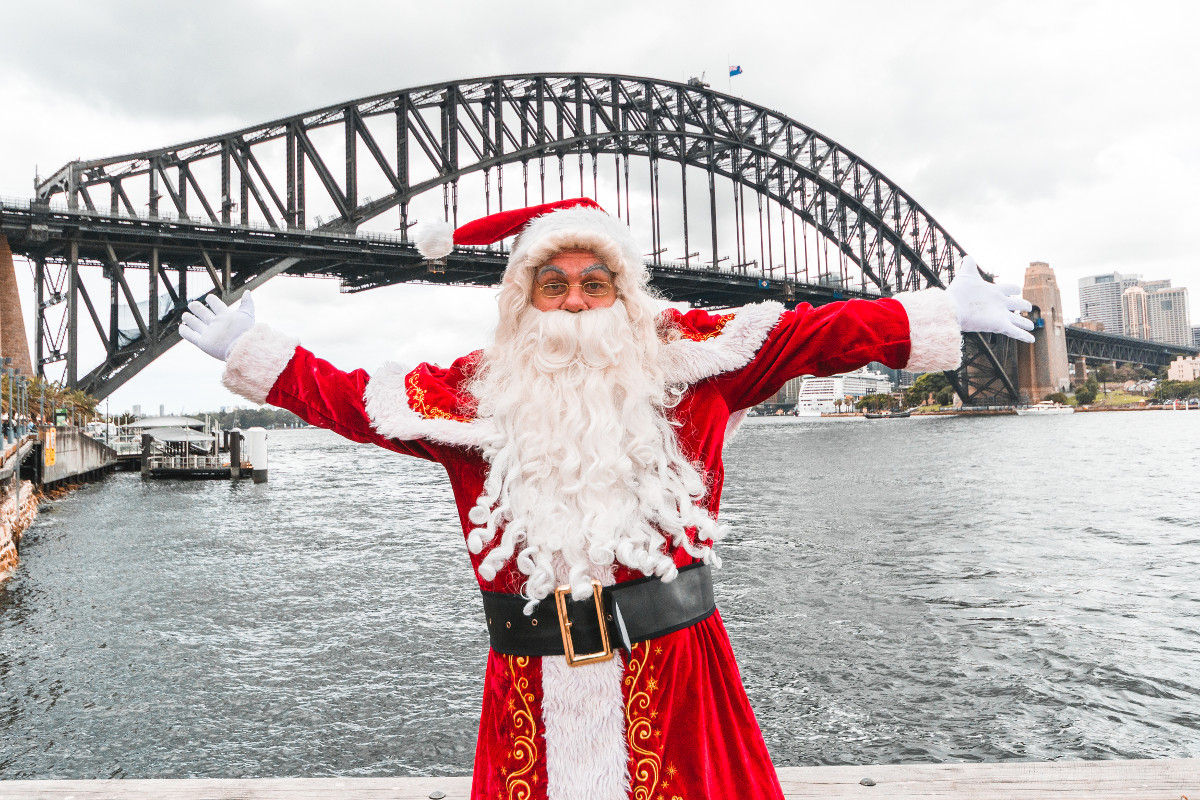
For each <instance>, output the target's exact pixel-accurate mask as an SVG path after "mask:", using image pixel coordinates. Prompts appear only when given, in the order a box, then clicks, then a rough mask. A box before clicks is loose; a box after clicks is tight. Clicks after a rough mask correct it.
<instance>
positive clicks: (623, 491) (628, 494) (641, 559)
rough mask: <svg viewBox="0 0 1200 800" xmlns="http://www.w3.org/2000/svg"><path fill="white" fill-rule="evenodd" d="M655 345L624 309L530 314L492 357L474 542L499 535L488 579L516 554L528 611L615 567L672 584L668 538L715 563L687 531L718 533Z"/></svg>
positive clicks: (586, 587) (484, 569) (501, 337)
mask: <svg viewBox="0 0 1200 800" xmlns="http://www.w3.org/2000/svg"><path fill="white" fill-rule="evenodd" d="M658 351H659V343H658V339H657V335H656V334H655V333H654V332H653V330H651V331H649V335H642V336H639V335H637V333H636V331H635V328H634V326H633V325H632V324H631V323H630V319H629V315H628V313H627V311H626V308H625V306H624V304H623V303H621V302H620V301H618V302H617V303H616V304H615V305H613V306H612V307H610V308H605V309H591V310H588V311H584V312H580V313H571V312H568V311H548V312H542V311H538V310H536V309H534V308H528V309H527V310H526V311H524V312H523V313H522V314H521V315H520V318H519V319H518V320H516V322H515V324H510V325H509V326H508V328H507V329H506V328H504V327H503V326H502V328H501V331H500V332H498V334H497V340H496V344H495V345H494V346H493V347H491V348H489V349H488V350H487V351H486V353H485V354H484V359H483V364H482V366H481V371H480V374H479V377H478V378H477V379H476V381H475V382H474V383H473V384H472V386H471V392H472V394H474V396H475V397H476V398H477V400H478V410H477V413H478V416H479V417H480V418H481V419H488V418H490V419H491V420H492V421H493V422H494V425H495V431H496V432H495V433H494V434H493V435H492V436H491V437H489V438H488V439H487V440H486V441H485V442H484V443H483V445H484V453H483V454H484V458H485V459H486V460H487V462H488V463H489V465H490V470H489V472H488V477H487V479H486V481H485V483H484V488H483V494H482V495H480V497H479V500H478V502H477V504H476V506H475V507H474V508H472V509H471V512H470V520H471V522H473V523H474V524H475V525H477V526H479V527H478V528H476V529H475V530H472V531H471V533H470V535H469V536H468V539H467V545H468V547H469V548H470V550H471V551H472V552H474V553H479V552H481V551H482V550H483V548H484V546H485V545H487V544H489V543H492V542H493V541H495V539H496V537H497V534H499V537H500V540H499V542H498V543H497V544H495V545H494V546H493V547H492V548H491V550H490V551H489V552H488V554H487V555H486V556H485V557H484V559H483V562H482V563H481V565H480V567H479V574H480V575H481V576H482V577H483V578H484V580H488V581H491V580H493V579H494V578H495V576H496V573H497V571H498V570H499V569H500V568H501V567H503V566H504V564H505V563H507V562H508V561H509V560H511V559H514V558H515V560H516V566H517V569H518V570H519V571H520V572H521V573H522V574H524V575H526V576H528V579H527V581H526V583H525V586H524V588H523V593H524V595H525V597H527V598H529V600H530V602H529V604H528V605H527V606H526V613H531V612H532V609H533V607H534V605H535V604H536V602H537V601H539V600H542V599H544V598H545V597H547V596H549V595H550V594H551V593H552V592H553V591H554V589H555V587H556V586H557V585H559V584H561V583H569V584H570V586H571V590H572V595H573V597H574V599H576V600H583V599H585V598H586V597H588V596H589V595H590V593H591V581H592V580H593V579H598V580H600V581H601V582H602V583H604V584H609V583H612V580H613V567H614V564H615V563H621V564H624V565H625V566H627V567H630V568H633V569H636V570H639V571H641V572H642V573H644V574H646V575H658V576H660V577H662V578H663V580H668V581H669V580H672V579H673V578H674V577H675V575H676V568H675V564H674V562H673V561H672V559H671V557H670V556H668V555H667V554H666V553H665V552H664V546H665V545H666V544H667V542H668V540H669V541H670V542H671V543H673V544H674V545H675V546H676V547H682V548H684V549H685V550H686V551H687V552H688V553H690V554H691V555H692V556H694V557H696V558H700V559H703V560H704V561H705V562H709V563H715V562H716V557H715V555H714V554H713V552H712V550H711V548H710V547H709V546H706V545H698V544H693V543H692V541H691V540H689V538H688V537H687V534H686V529H687V528H690V527H694V528H696V529H698V536H697V539H698V540H706V539H709V540H714V541H715V540H717V539H719V538H720V536H721V532H720V530H719V529H718V527H717V524H716V522H715V521H714V520H713V519H712V518H711V517H710V516H709V515H708V513H707V512H706V511H705V510H703V509H702V508H700V507H699V506H698V502H699V501H700V500H701V499H703V497H704V495H705V493H706V486H705V482H704V480H703V478H702V477H701V476H700V473H699V472H698V471H697V470H696V468H695V467H694V466H692V464H690V463H689V462H688V460H687V459H686V458H684V456H683V454H682V453H681V452H680V450H679V445H678V442H677V439H676V435H675V431H674V429H673V428H672V426H671V423H670V422H669V421H668V420H667V417H666V414H665V409H666V407H667V406H668V405H669V404H671V403H672V402H675V401H677V400H678V392H677V391H675V392H673V391H671V390H669V389H668V387H666V386H665V381H664V378H663V373H662V370H661V368H660V367H659V366H658Z"/></svg>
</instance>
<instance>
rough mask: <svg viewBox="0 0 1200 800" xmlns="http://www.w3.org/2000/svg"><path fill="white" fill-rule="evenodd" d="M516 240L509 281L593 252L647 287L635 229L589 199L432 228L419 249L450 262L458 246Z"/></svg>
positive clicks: (423, 235)
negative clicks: (558, 257) (566, 255)
mask: <svg viewBox="0 0 1200 800" xmlns="http://www.w3.org/2000/svg"><path fill="white" fill-rule="evenodd" d="M509 236H516V237H517V239H516V241H515V242H513V246H512V252H511V254H510V255H509V259H508V268H507V269H506V270H505V272H504V280H505V281H506V282H507V281H512V280H516V279H517V278H518V277H520V276H521V275H522V274H525V273H524V271H525V270H527V269H529V268H532V267H534V266H537V265H539V264H542V263H545V261H546V260H547V259H549V258H551V257H553V256H554V254H555V253H559V252H562V251H563V250H590V251H591V252H593V253H595V254H596V256H597V257H598V258H600V259H601V260H602V261H603V262H604V263H605V265H606V266H608V268H609V269H611V270H612V271H613V273H614V275H617V276H619V277H621V278H622V279H623V280H624V281H633V282H636V283H638V284H642V285H644V283H645V281H646V280H647V274H646V268H645V265H644V264H643V262H642V257H641V254H640V252H639V250H638V246H637V242H636V241H635V240H634V238H633V233H632V231H630V230H629V226H628V225H626V224H625V223H623V222H621V220H619V219H617V218H616V217H613V216H611V215H610V214H608V213H607V212H606V211H605V210H604V209H603V208H601V207H600V204H599V203H597V202H596V201H595V200H592V199H590V198H587V197H576V198H572V199H570V200H558V201H555V202H553V203H543V204H542V205H537V206H530V207H528V208H517V209H512V210H510V211H501V212H499V213H497V214H492V215H490V216H487V217H483V218H482V219H477V220H474V221H473V222H468V223H467V224H465V225H462V226H461V227H459V228H456V229H452V228H451V227H450V226H449V225H448V224H446V223H434V224H426V225H425V226H424V227H423V228H422V229H421V230H420V231H418V232H417V236H416V245H417V251H418V252H419V253H420V254H421V255H422V256H424V257H425V258H427V259H434V258H444V257H446V256H447V255H449V254H450V252H451V251H452V250H453V249H454V246H455V245H485V244H494V243H496V242H499V241H500V240H502V239H505V238H507V237H509Z"/></svg>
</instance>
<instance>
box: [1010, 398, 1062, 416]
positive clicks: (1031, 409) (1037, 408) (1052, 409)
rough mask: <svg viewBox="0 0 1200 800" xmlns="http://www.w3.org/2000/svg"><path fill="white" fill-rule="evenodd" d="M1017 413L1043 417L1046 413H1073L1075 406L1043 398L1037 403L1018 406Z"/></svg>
mask: <svg viewBox="0 0 1200 800" xmlns="http://www.w3.org/2000/svg"><path fill="white" fill-rule="evenodd" d="M1017 413H1018V414H1020V415H1021V416H1022V417H1044V416H1046V415H1048V414H1074V413H1075V407H1074V406H1064V405H1063V404H1062V403H1056V402H1054V401H1053V400H1043V401H1042V402H1040V403H1038V404H1037V405H1033V406H1027V407H1026V408H1018V409H1017Z"/></svg>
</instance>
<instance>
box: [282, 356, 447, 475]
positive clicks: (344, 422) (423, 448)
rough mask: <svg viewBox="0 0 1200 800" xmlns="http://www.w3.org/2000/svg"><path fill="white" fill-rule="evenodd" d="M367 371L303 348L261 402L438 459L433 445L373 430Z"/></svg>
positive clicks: (402, 450) (352, 435)
mask: <svg viewBox="0 0 1200 800" xmlns="http://www.w3.org/2000/svg"><path fill="white" fill-rule="evenodd" d="M369 381H370V376H369V375H367V373H366V372H365V371H363V370H361V369H356V370H354V371H353V372H342V371H341V370H340V369H338V368H337V367H335V366H333V365H332V364H330V363H329V362H328V361H325V360H324V359H320V358H317V357H316V356H314V355H313V354H312V353H310V352H309V351H307V350H305V349H304V348H303V347H297V348H296V352H295V354H294V355H293V356H292V359H291V361H289V362H288V363H287V366H286V367H284V369H283V372H281V373H280V374H279V377H278V378H276V380H275V384H274V385H273V386H272V387H271V391H270V392H269V393H268V394H267V402H268V403H270V404H271V405H273V406H279V407H280V408H286V409H287V410H288V411H291V412H292V413H293V414H295V415H296V416H298V417H300V419H302V420H304V421H305V422H307V423H309V424H310V425H316V426H317V427H319V428H326V429H328V430H331V431H333V432H334V433H337V434H340V435H341V436H344V437H346V438H347V439H350V440H352V441H355V442H364V443H369V444H377V445H379V446H380V447H386V448H387V449H388V450H394V451H395V452H397V453H404V454H406V455H411V456H417V457H418V458H426V459H429V460H430V461H439V462H440V461H441V460H442V459H441V458H440V457H439V452H438V448H437V445H433V444H430V443H429V442H426V441H424V440H421V439H414V440H411V441H401V440H399V439H389V438H387V437H385V436H382V435H381V434H379V433H378V432H377V431H376V430H375V428H374V426H373V425H372V424H371V419H370V417H369V416H368V414H367V410H366V406H365V402H364V400H363V392H364V391H365V390H366V388H367V383H368V382H369Z"/></svg>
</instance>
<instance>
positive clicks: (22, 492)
mask: <svg viewBox="0 0 1200 800" xmlns="http://www.w3.org/2000/svg"><path fill="white" fill-rule="evenodd" d="M37 509H38V498H37V494H36V493H35V492H34V491H33V484H32V483H30V482H29V481H21V486H20V489H18V490H17V491H15V492H13V491H8V492H6V493H5V496H4V497H3V499H0V580H4V579H5V578H7V577H8V576H9V575H10V574H11V573H12V571H13V570H14V569H16V566H17V560H18V559H17V543H18V542H20V541H21V534H23V533H24V532H25V530H26V528H28V527H29V525H30V523H32V522H33V518H34V517H36V516H37Z"/></svg>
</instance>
